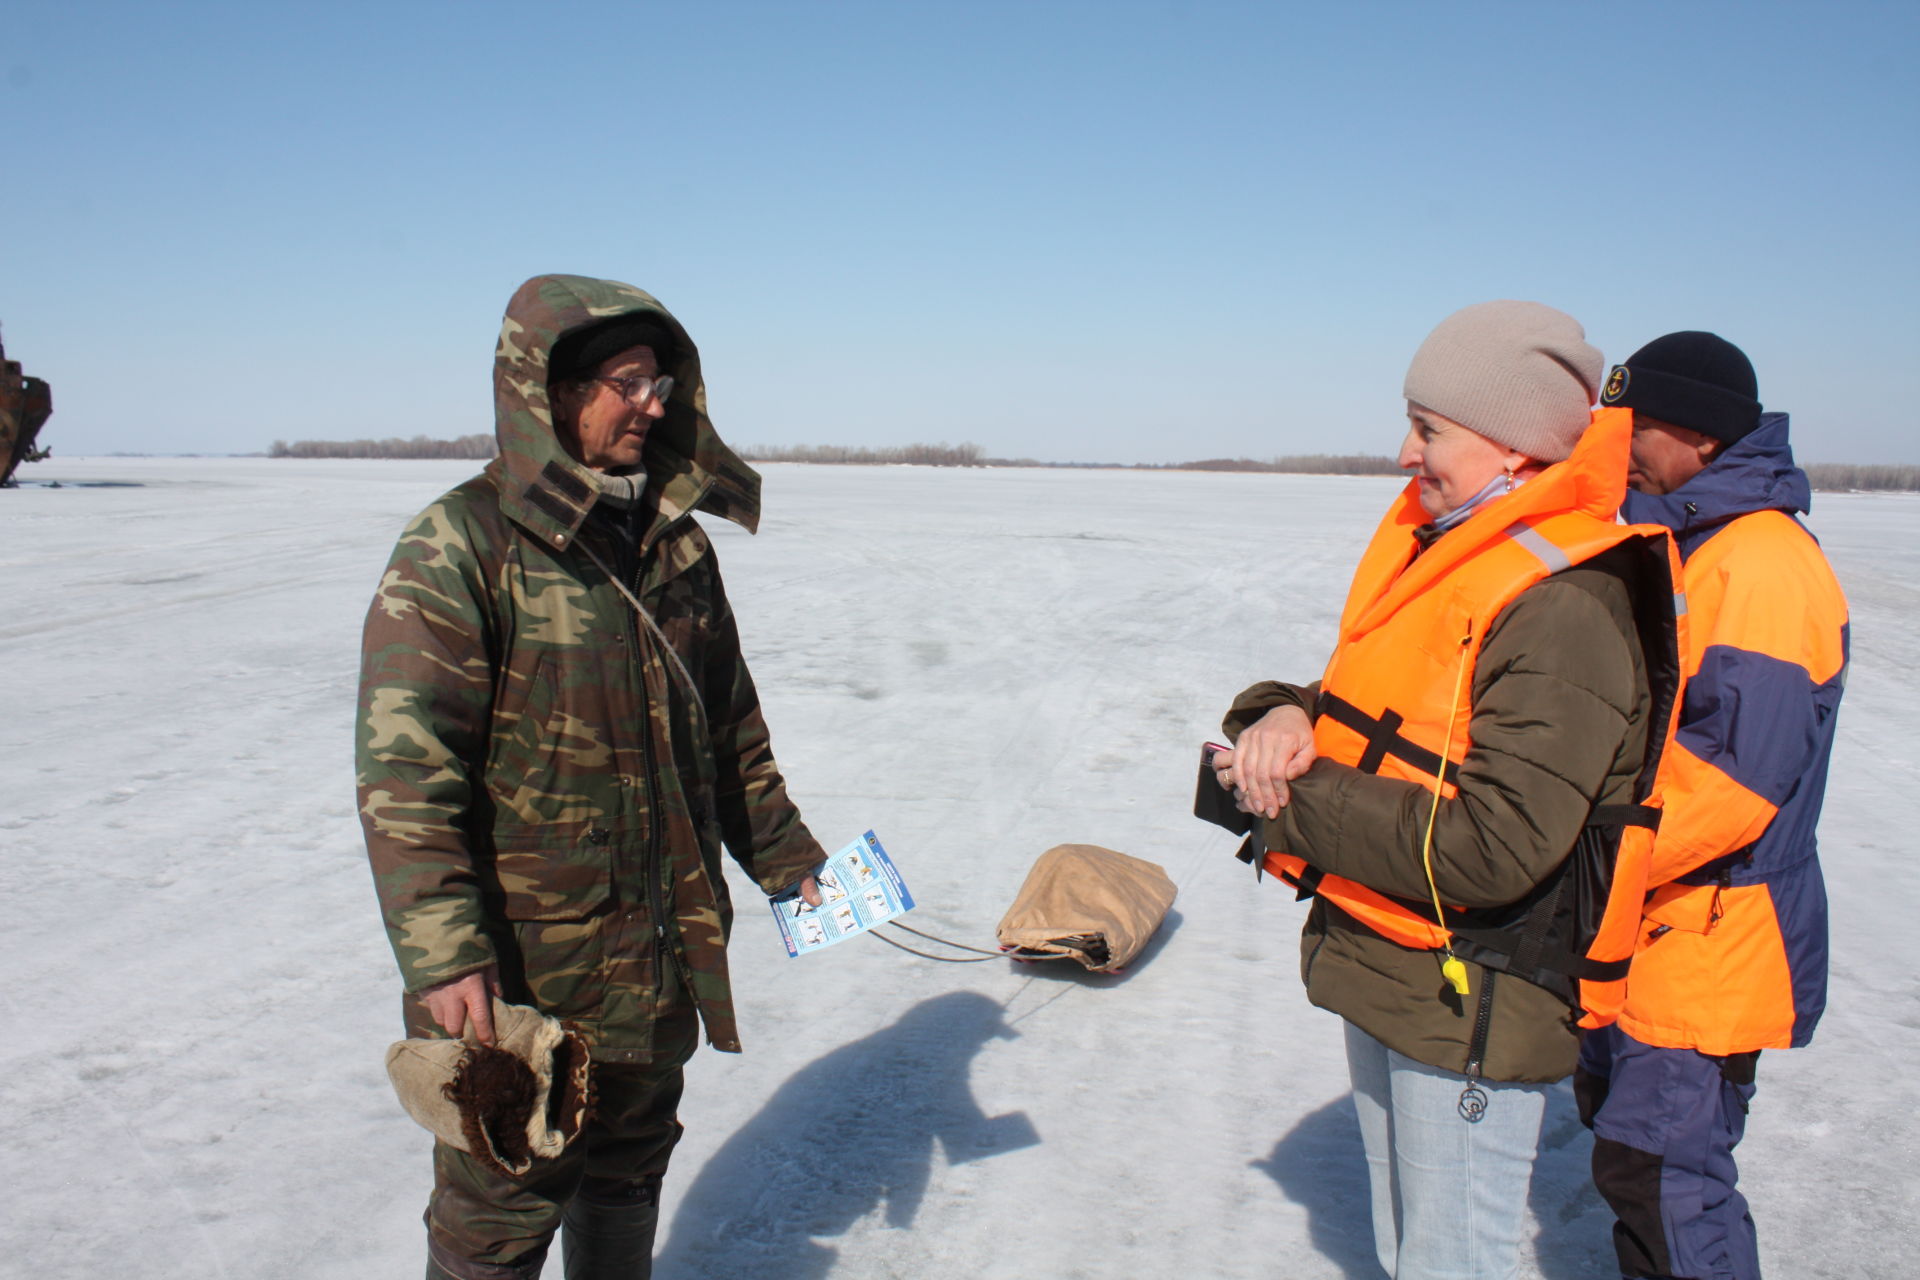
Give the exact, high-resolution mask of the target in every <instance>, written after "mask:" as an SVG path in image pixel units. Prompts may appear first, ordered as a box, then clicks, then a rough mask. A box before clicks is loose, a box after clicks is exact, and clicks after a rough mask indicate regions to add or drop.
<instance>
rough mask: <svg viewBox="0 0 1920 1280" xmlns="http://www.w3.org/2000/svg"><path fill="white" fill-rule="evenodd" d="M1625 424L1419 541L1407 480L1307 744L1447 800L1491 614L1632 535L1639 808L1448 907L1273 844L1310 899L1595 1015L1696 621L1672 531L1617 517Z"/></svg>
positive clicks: (1648, 834)
mask: <svg viewBox="0 0 1920 1280" xmlns="http://www.w3.org/2000/svg"><path fill="white" fill-rule="evenodd" d="M1632 425H1633V419H1632V414H1631V412H1630V411H1628V410H1622V409H1600V410H1596V411H1595V413H1594V417H1593V422H1592V424H1591V425H1590V426H1589V427H1588V429H1587V431H1586V433H1585V434H1584V435H1583V436H1582V438H1581V440H1580V443H1579V445H1578V446H1577V447H1576V448H1575V449H1574V452H1573V455H1572V456H1571V457H1569V458H1568V459H1567V460H1566V461H1564V462H1560V463H1556V464H1554V465H1552V466H1550V467H1547V468H1546V469H1545V470H1543V471H1541V472H1540V473H1539V474H1538V475H1536V476H1535V477H1534V478H1533V479H1532V480H1530V481H1528V482H1527V483H1526V484H1524V485H1522V486H1521V487H1520V488H1519V489H1517V490H1515V491H1514V492H1513V493H1511V494H1509V495H1506V496H1504V497H1502V498H1499V499H1497V500H1495V501H1491V502H1488V503H1487V504H1486V505H1485V506H1484V507H1483V508H1482V509H1481V510H1479V511H1477V512H1476V513H1475V514H1473V515H1472V516H1470V517H1468V518H1467V519H1466V520H1465V521H1464V522H1462V523H1461V524H1459V525H1457V526H1455V527H1454V528H1453V529H1450V530H1448V531H1447V532H1446V533H1445V534H1444V535H1442V536H1441V537H1440V538H1439V539H1438V540H1436V541H1434V542H1433V543H1432V544H1431V545H1430V546H1429V547H1428V548H1427V549H1426V550H1425V551H1424V552H1422V551H1421V550H1420V547H1419V543H1418V541H1417V539H1416V538H1415V537H1414V531H1415V530H1416V529H1417V528H1419V527H1420V526H1422V525H1424V524H1427V523H1428V522H1429V520H1430V517H1429V516H1428V515H1427V513H1426V511H1425V510H1424V509H1423V508H1422V507H1421V506H1420V502H1419V497H1418V488H1417V486H1414V485H1409V486H1408V487H1407V489H1406V490H1405V491H1404V492H1403V493H1402V494H1401V495H1400V497H1399V499H1398V500H1397V501H1396V502H1395V503H1394V504H1393V506H1392V507H1391V508H1390V509H1389V510H1388V512H1387V515H1386V518H1385V519H1384V520H1382V521H1381V523H1380V527H1379V530H1378V531H1377V532H1376V533H1375V534H1374V537H1373V541H1372V542H1371V544H1369V546H1368V547H1367V551H1366V554H1365V555H1364V556H1362V557H1361V560H1360V566H1359V568H1358V570H1357V571H1356V572H1355V574H1354V578H1353V586H1352V588H1351V589H1350V591H1349V593H1348V596H1347V602H1346V607H1345V608H1344V610H1343V611H1342V613H1341V617H1340V640H1339V644H1338V645H1337V646H1336V647H1335V649H1334V652H1333V657H1332V659H1331V660H1330V661H1329V662H1328V664H1327V669H1326V674H1325V675H1324V676H1323V677H1322V679H1321V683H1320V696H1319V701H1318V703H1317V704H1316V706H1315V707H1314V714H1315V720H1314V748H1315V750H1316V751H1317V752H1318V753H1319V755H1321V756H1323V757H1325V758H1327V759H1329V760H1334V761H1338V762H1340V763H1342V764H1348V765H1352V766H1353V767H1355V768H1357V769H1362V770H1365V771H1366V772H1368V773H1378V774H1381V775H1383V776H1385V777H1392V778H1402V779H1405V780H1407V781H1410V782H1415V783H1418V784H1419V785H1421V786H1422V787H1426V788H1432V787H1433V786H1434V785H1435V784H1436V777H1437V776H1438V785H1439V787H1440V793H1441V795H1442V796H1443V797H1451V796H1452V795H1453V794H1454V793H1455V790H1456V788H1455V779H1456V778H1457V776H1458V772H1459V768H1460V762H1461V761H1462V760H1463V759H1464V758H1465V757H1466V754H1467V752H1468V751H1469V750H1470V749H1471V748H1472V745H1473V741H1472V735H1471V733H1470V731H1469V730H1470V725H1471V722H1472V718H1473V706H1472V696H1471V680H1472V671H1473V664H1474V662H1475V659H1476V658H1477V656H1478V654H1479V651H1480V645H1481V642H1482V641H1483V640H1484V639H1485V637H1486V634H1487V630H1488V628H1489V627H1490V626H1491V625H1492V624H1493V621H1494V619H1495V618H1497V617H1498V616H1499V614H1500V611H1501V610H1503V609H1505V608H1506V607H1507V606H1508V605H1509V604H1511V603H1512V602H1513V600H1514V598H1515V597H1517V596H1518V595H1519V594H1520V593H1521V592H1523V591H1525V590H1526V589H1527V588H1528V587H1531V586H1533V585H1534V584H1535V583H1537V582H1540V581H1542V580H1543V579H1545V578H1547V577H1548V576H1550V575H1551V574H1554V573H1558V572H1560V571H1562V570H1564V569H1569V568H1571V567H1573V566H1574V565H1578V564H1582V563H1584V562H1586V561H1588V560H1591V559H1592V558H1593V557H1595V556H1597V555H1599V554H1601V553H1602V552H1605V551H1608V550H1611V549H1612V548H1614V547H1617V546H1621V545H1622V544H1631V545H1634V546H1636V547H1638V548H1639V550H1640V554H1639V555H1638V556H1637V557H1635V563H1636V572H1635V574H1634V579H1633V581H1632V582H1631V583H1630V585H1631V586H1632V588H1633V596H1634V614H1635V619H1636V623H1637V627H1638V631H1639V638H1640V642H1641V647H1642V649H1643V651H1644V655H1645V661H1646V666H1647V670H1648V673H1649V675H1650V677H1651V678H1652V682H1653V719H1652V721H1651V723H1650V724H1649V726H1648V733H1647V737H1648V750H1647V755H1646V760H1645V764H1644V767H1643V768H1642V770H1641V773H1640V775H1639V778H1638V780H1637V782H1636V785H1635V788H1634V795H1633V798H1634V803H1633V804H1629V805H1614V806H1606V807H1596V809H1595V810H1594V812H1593V813H1592V814H1591V815H1590V816H1589V819H1588V825H1587V826H1586V827H1585V828H1584V829H1583V830H1582V832H1581V834H1580V837H1579V839H1578V840H1577V841H1576V843H1575V846H1574V848H1573V849H1572V850H1570V851H1569V852H1568V856H1567V858H1566V860H1565V861H1563V862H1562V863H1561V864H1560V866H1559V867H1558V868H1557V869H1556V870H1555V872H1554V873H1553V874H1552V875H1550V876H1548V877H1547V879H1546V880H1545V881H1544V882H1542V883H1541V884H1540V885H1539V886H1537V887H1536V889H1535V890H1534V891H1533V892H1532V893H1531V894H1529V895H1528V897H1527V898H1525V899H1523V900H1522V901H1520V902H1518V903H1514V904H1511V905H1510V906H1507V907H1502V908H1497V909H1494V910H1484V909H1476V910H1465V909H1460V908H1453V907H1449V908H1447V909H1446V910H1445V911H1444V912H1442V913H1441V914H1440V918H1438V919H1436V916H1435V911H1434V906H1433V904H1432V903H1431V902H1420V901H1410V900H1407V899H1403V898H1399V897H1395V896H1393V895H1390V894H1385V893H1381V892H1378V891H1377V890H1374V889H1370V888H1368V887H1367V886H1366V885H1363V884H1360V883H1358V882H1357V881H1353V880H1349V879H1346V878H1345V877H1342V876H1334V875H1326V874H1323V873H1321V872H1320V871H1319V870H1318V869H1317V868H1315V867H1313V866H1312V865H1311V864H1310V863H1309V862H1308V861H1307V859H1306V858H1304V857H1300V856H1297V855H1295V854H1292V853H1288V852H1284V851H1279V850H1268V851H1267V853H1266V856H1265V858H1264V864H1265V866H1266V869H1267V870H1269V871H1271V872H1273V873H1274V874H1276V875H1278V876H1280V877H1281V878H1283V879H1285V880H1287V881H1288V882H1289V883H1291V884H1293V885H1295V886H1296V887H1298V888H1299V889H1300V891H1301V894H1302V896H1306V895H1308V894H1317V895H1318V896H1320V897H1323V898H1325V899H1327V900H1328V901H1329V902H1332V903H1334V904H1336V905H1337V906H1339V908H1340V909H1341V910H1342V911H1344V912H1346V913H1347V914H1348V915H1349V916H1352V917H1353V918H1354V919H1356V920H1358V921H1359V922H1360V923H1361V924H1363V925H1365V926H1366V927H1367V928H1369V929H1372V930H1373V931H1374V932H1376V933H1378V934H1380V935H1381V936H1383V937H1385V938H1389V939H1391V940H1392V941H1394V942H1397V943H1399V944H1400V945H1402V946H1406V947H1415V948H1421V949H1432V950H1441V949H1447V950H1451V951H1452V952H1453V953H1454V954H1456V955H1458V956H1460V957H1462V958H1464V959H1468V960H1472V961H1474V962H1475V963H1477V964H1480V965H1482V966H1483V967H1485V968H1489V969H1498V970H1500V971H1502V972H1506V973H1511V974H1513V975H1514V976H1516V977H1521V978H1525V979H1526V980H1527V981H1530V982H1533V983H1535V984H1537V985H1540V986H1543V987H1545V988H1547V989H1548V990H1552V991H1555V992H1556V993H1557V994H1559V995H1560V996H1561V997H1562V998H1563V999H1565V1000H1566V1001H1567V1002H1568V1004H1569V1005H1570V1006H1572V1007H1573V1008H1574V1009H1576V1010H1578V1011H1579V1012H1580V1015H1581V1016H1580V1023H1581V1025H1582V1026H1589V1027H1593V1026H1604V1025H1606V1024H1607V1023H1609V1022H1611V1021H1613V1019H1614V1016H1615V1015H1616V1014H1617V1013H1618V1011H1619V1008H1620V1002H1621V999H1622V994H1623V989H1624V985H1625V979H1626V971H1627V963H1628V961H1629V960H1631V959H1632V957H1633V951H1634V943H1635V940H1636V938H1637V936H1638V926H1639V921H1640V908H1641V900H1642V898H1643V897H1644V895H1645V891H1646V880H1647V867H1648V863H1649V859H1650V857H1651V851H1652V846H1653V834H1654V828H1655V827H1656V826H1657V825H1658V822H1659V806H1660V803H1661V795H1662V791H1661V785H1660V776H1659V765H1660V761H1661V760H1662V759H1663V758H1665V755H1666V746H1667V743H1668V741H1669V740H1670V739H1671V736H1672V733H1673V728H1674V720H1675V715H1676V713H1677V710H1678V705H1679V698H1678V692H1679V683H1680V680H1679V676H1680V669H1681V658H1680V654H1681V643H1682V635H1683V628H1684V625H1685V605H1684V599H1683V598H1682V597H1679V596H1677V595H1676V586H1675V584H1677V583H1678V582H1679V581H1680V566H1679V559H1678V557H1677V555H1676V554H1675V552H1674V548H1673V542H1672V539H1671V538H1670V537H1669V536H1668V533H1667V531H1666V530H1665V529H1663V528H1661V527H1659V526H1657V525H1622V524H1619V523H1616V522H1615V520H1614V519H1613V516H1614V513H1615V512H1616V511H1617V510H1618V509H1619V505H1620V501H1621V499H1622V497H1623V496H1624V495H1625V492H1626V468H1627V445H1628V441H1629V439H1630V437H1631V432H1632ZM1463 677H1464V679H1463ZM1450 716H1451V724H1449V717H1450ZM1449 742H1450V743H1451V747H1450V748H1449V747H1448V745H1447V744H1448V743H1449ZM1442 751H1446V752H1447V756H1446V758H1445V760H1444V762H1443V760H1442V755H1441V753H1442ZM1412 852H1413V853H1414V854H1415V855H1416V856H1417V855H1418V854H1419V852H1420V851H1419V850H1417V849H1416V850H1414V851H1412Z"/></svg>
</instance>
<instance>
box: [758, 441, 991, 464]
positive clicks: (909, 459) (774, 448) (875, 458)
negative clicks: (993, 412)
mask: <svg viewBox="0 0 1920 1280" xmlns="http://www.w3.org/2000/svg"><path fill="white" fill-rule="evenodd" d="M984 452H985V451H984V450H983V449H981V448H980V446H979V445H977V444H947V443H945V442H944V441H943V442H941V443H940V444H903V445H894V446H891V447H888V448H881V449H867V448H855V447H853V446H850V445H844V444H794V445H750V446H748V447H747V448H745V449H742V450H741V451H740V456H742V457H743V458H746V459H747V460H748V461H749V462H824V463H839V464H846V465H850V466H876V465H878V466H889V465H899V464H902V463H905V464H909V465H913V466H921V467H981V466H989V465H993V463H992V462H991V461H990V460H988V459H986V458H984V457H983V456H982V454H983V453H984Z"/></svg>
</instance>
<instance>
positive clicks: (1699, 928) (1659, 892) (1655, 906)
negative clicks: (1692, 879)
mask: <svg viewBox="0 0 1920 1280" xmlns="http://www.w3.org/2000/svg"><path fill="white" fill-rule="evenodd" d="M1719 892H1720V886H1718V885H1712V884H1677V883H1676V884H1663V885H1661V886H1660V887H1659V888H1658V889H1655V890H1654V891H1653V892H1652V893H1651V894H1649V895H1648V897H1647V905H1646V907H1645V909H1644V910H1643V911H1642V912H1641V915H1642V916H1644V917H1645V918H1646V919H1647V920H1648V921H1650V922H1651V923H1653V924H1657V925H1665V926H1666V927H1667V928H1669V929H1678V930H1680V931H1681V932H1682V933H1705V932H1706V931H1707V930H1708V928H1709V927H1711V926H1712V924H1713V918H1714V917H1713V910H1714V900H1715V898H1716V897H1717V896H1718V895H1719Z"/></svg>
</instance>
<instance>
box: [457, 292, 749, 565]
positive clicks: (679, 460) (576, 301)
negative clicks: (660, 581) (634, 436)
mask: <svg viewBox="0 0 1920 1280" xmlns="http://www.w3.org/2000/svg"><path fill="white" fill-rule="evenodd" d="M634 314H637V315H645V316H646V317H648V318H649V319H650V320H652V321H654V322H655V323H658V324H661V325H664V326H665V327H666V329H667V330H668V331H669V332H670V333H672V334H673V336H674V339H675V342H676V344H677V346H678V348H679V351H678V354H677V355H676V357H675V360H674V364H673V367H672V368H667V369H662V370H661V372H662V373H665V374H669V375H671V376H672V378H673V382H674V389H673V397H672V399H670V400H669V401H668V402H667V406H666V416H665V417H664V418H662V419H660V420H659V421H658V422H657V423H655V424H654V426H653V427H652V429H651V430H650V431H649V432H648V433H647V453H646V471H647V491H648V496H649V500H650V501H653V502H656V503H657V504H658V508H659V510H660V512H661V514H662V515H664V516H666V517H667V519H668V520H669V521H671V520H674V519H677V518H678V517H679V516H681V515H683V514H685V513H686V512H688V511H696V510H697V511H706V512H709V513H711V514H713V515H717V516H721V517H724V518H725V519H728V520H732V521H733V522H734V523H736V524H739V525H741V526H742V527H743V528H745V529H746V530H747V531H748V532H749V533H751V532H753V531H754V530H756V529H757V528H758V527H759V524H760V476H759V474H758V473H757V472H755V471H754V470H753V468H751V467H749V466H748V465H747V464H746V463H744V462H742V461H741V460H740V458H739V456H738V455H736V454H735V453H734V452H733V450H731V449H729V448H728V447H727V446H726V445H725V444H724V443H723V442H722V441H721V439H720V436H719V433H717V432H716V431H715V430H714V429H713V423H712V422H711V421H710V420H709V419H708V418H707V388H706V384H705V382H703V381H702V380H701V377H700V351H699V348H697V347H695V346H694V344H693V339H692V338H691V337H689V336H688V335H687V331H686V330H685V329H684V328H682V327H681V325H680V322H679V321H678V320H675V319H674V318H673V315H672V314H671V313H670V312H669V311H668V310H667V309H666V308H665V307H663V306H661V305H660V304H659V302H657V301H656V300H655V299H654V298H653V297H652V295H650V294H648V293H646V292H645V291H643V290H640V289H636V288H634V287H633V286H632V285H630V284H621V283H620V282H619V281H617V280H594V279H591V278H589V277H586V276H562V275H547V276H535V277H534V278H533V279H531V280H529V281H527V282H526V283H525V284H523V285H521V286H520V288H519V289H518V290H516V291H515V292H514V295H513V299H512V301H510V302H508V303H507V314H506V318H505V319H504V320H503V321H502V322H501V325H500V345H499V347H498V348H497V349H496V350H495V352H494V357H493V406H494V409H493V412H494V434H495V436H496V437H497V438H498V439H499V441H500V456H499V457H498V458H496V459H495V460H494V462H493V464H492V465H491V466H490V467H489V468H488V473H489V475H491V476H492V477H493V480H494V483H495V484H496V485H497V486H498V488H499V491H500V504H501V509H502V510H503V511H504V512H505V514H506V515H507V516H508V518H509V519H511V520H513V521H514V522H515V523H517V524H519V525H521V526H523V527H524V528H526V529H527V530H529V531H530V532H532V533H533V534H534V535H535V536H537V537H538V538H539V539H540V541H541V542H543V543H545V544H547V545H549V546H555V547H565V546H567V545H568V544H569V543H571V542H572V541H573V538H574V535H575V534H576V533H577V532H578V531H579V528H580V524H581V522H582V521H583V520H585V519H586V516H587V512H588V511H589V510H591V509H592V507H593V504H594V502H595V501H596V500H597V497H598V493H599V490H598V488H597V487H596V486H595V485H594V484H593V482H592V478H591V477H592V473H591V472H590V471H589V470H588V468H587V467H586V466H584V465H583V464H581V463H579V462H576V461H575V460H574V459H573V458H572V457H570V456H568V454H567V452H566V450H565V449H562V448H561V447H560V442H559V440H558V439H557V438H556V437H555V436H554V433H553V410H552V406H551V405H550V403H549V401H548V398H547V354H548V352H550V351H551V350H552V349H553V345H554V343H556V342H558V341H559V340H560V339H561V338H562V337H564V336H565V335H566V334H568V333H570V332H572V331H573V330H575V329H581V328H585V327H586V326H588V325H592V324H598V323H600V322H601V321H603V320H608V319H611V318H612V317H614V316H621V315H634Z"/></svg>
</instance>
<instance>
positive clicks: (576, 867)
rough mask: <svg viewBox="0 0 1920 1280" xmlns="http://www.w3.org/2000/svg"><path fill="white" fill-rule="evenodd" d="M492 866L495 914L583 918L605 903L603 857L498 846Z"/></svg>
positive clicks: (549, 848)
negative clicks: (496, 902)
mask: <svg viewBox="0 0 1920 1280" xmlns="http://www.w3.org/2000/svg"><path fill="white" fill-rule="evenodd" d="M493 872H494V878H495V883H496V884H497V885H498V886H499V892H500V904H501V905H500V914H501V915H503V916H505V917H506V918H507V919H509V920H529V921H544V920H584V919H586V918H587V917H588V916H590V915H593V914H594V913H595V912H597V911H598V910H600V908H601V907H602V906H604V905H605V904H606V901H607V896H608V892H609V886H608V871H607V864H606V861H605V859H604V858H600V857H595V858H591V859H583V858H580V857H578V856H575V855H568V854H561V853H556V852H554V850H553V848H552V846H551V845H545V846H543V847H542V848H540V849H538V850H525V851H520V850H513V849H501V848H499V847H498V837H496V848H495V852H494V861H493Z"/></svg>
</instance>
